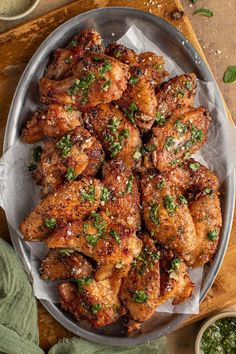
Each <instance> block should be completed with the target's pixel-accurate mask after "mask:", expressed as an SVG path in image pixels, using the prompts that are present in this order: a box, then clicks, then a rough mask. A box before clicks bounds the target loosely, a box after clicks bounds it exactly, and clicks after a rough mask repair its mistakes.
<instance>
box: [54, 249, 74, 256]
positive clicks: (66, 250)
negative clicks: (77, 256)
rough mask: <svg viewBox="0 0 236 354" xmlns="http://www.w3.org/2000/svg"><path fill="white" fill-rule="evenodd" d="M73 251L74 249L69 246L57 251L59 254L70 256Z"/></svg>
mask: <svg viewBox="0 0 236 354" xmlns="http://www.w3.org/2000/svg"><path fill="white" fill-rule="evenodd" d="M74 252H75V250H72V249H71V248H62V249H60V250H59V251H58V253H59V254H60V255H61V256H63V257H64V256H70V255H71V254H73V253H74Z"/></svg>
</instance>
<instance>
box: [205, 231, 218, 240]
mask: <svg viewBox="0 0 236 354" xmlns="http://www.w3.org/2000/svg"><path fill="white" fill-rule="evenodd" d="M218 235H219V231H218V230H216V229H215V230H212V231H209V232H208V233H207V237H208V239H209V240H211V241H215V240H217V238H218Z"/></svg>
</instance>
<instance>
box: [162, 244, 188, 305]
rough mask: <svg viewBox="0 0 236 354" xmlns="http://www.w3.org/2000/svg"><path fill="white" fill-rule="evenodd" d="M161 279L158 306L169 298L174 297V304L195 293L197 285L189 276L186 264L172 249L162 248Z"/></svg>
mask: <svg viewBox="0 0 236 354" xmlns="http://www.w3.org/2000/svg"><path fill="white" fill-rule="evenodd" d="M160 279H161V282H160V284H161V285H160V296H159V299H158V304H157V305H158V306H159V305H161V304H163V303H164V302H165V301H167V300H169V299H172V304H173V305H178V304H180V303H182V302H184V301H186V300H187V299H188V298H190V297H191V296H192V294H193V291H194V288H195V285H194V283H193V282H192V280H191V279H190V277H189V274H188V270H187V267H186V264H185V263H184V261H183V260H182V259H180V258H178V257H176V256H175V255H174V253H173V252H172V251H171V250H167V249H161V257H160Z"/></svg>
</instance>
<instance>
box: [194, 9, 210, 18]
mask: <svg viewBox="0 0 236 354" xmlns="http://www.w3.org/2000/svg"><path fill="white" fill-rule="evenodd" d="M194 15H201V16H205V17H213V12H212V11H211V10H210V9H205V8H204V7H201V8H199V9H196V10H195V12H194Z"/></svg>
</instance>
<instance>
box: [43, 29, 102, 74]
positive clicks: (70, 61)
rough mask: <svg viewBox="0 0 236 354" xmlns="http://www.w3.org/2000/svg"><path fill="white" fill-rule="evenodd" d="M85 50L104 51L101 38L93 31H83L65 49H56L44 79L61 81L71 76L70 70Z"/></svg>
mask: <svg viewBox="0 0 236 354" xmlns="http://www.w3.org/2000/svg"><path fill="white" fill-rule="evenodd" d="M86 50H91V51H93V52H94V51H99V52H100V51H101V52H102V51H104V48H103V45H102V38H101V36H100V34H99V33H98V32H96V31H95V30H93V29H89V30H83V31H81V32H80V33H79V34H78V35H76V36H75V37H74V38H72V40H71V41H70V42H69V44H68V45H67V47H66V48H58V49H56V50H55V51H54V53H53V60H52V62H51V64H50V65H49V66H48V68H47V71H46V77H47V78H48V79H52V80H61V79H63V78H65V76H70V75H71V74H72V68H73V66H74V65H76V64H77V63H78V61H79V60H80V59H81V58H82V57H83V55H84V52H85V51H86Z"/></svg>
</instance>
